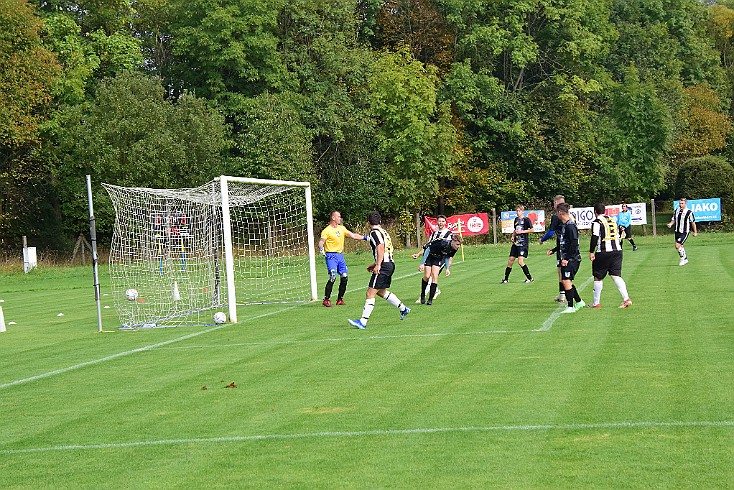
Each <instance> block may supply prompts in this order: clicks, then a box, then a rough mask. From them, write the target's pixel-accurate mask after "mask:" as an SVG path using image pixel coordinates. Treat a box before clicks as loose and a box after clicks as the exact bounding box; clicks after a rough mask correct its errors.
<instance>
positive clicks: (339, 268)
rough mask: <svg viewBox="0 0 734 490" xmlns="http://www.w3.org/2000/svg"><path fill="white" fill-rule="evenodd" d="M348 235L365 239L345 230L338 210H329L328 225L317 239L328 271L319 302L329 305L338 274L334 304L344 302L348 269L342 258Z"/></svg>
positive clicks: (356, 238)
mask: <svg viewBox="0 0 734 490" xmlns="http://www.w3.org/2000/svg"><path fill="white" fill-rule="evenodd" d="M345 237H349V238H353V239H355V240H367V237H366V236H364V235H358V234H356V233H352V232H351V231H349V230H347V229H346V227H345V226H344V225H342V215H341V213H340V212H339V211H332V212H331V219H330V221H329V226H327V227H326V228H324V230H323V231H322V232H321V240H319V252H321V255H323V256H324V257H326V269H327V270H328V271H329V280H328V281H327V282H326V287H324V301H322V303H321V304H323V305H324V306H331V291H332V289H333V288H334V283H335V282H336V276H337V274H338V275H339V277H340V279H339V293H338V295H337V298H336V304H338V305H343V304H344V293H345V292H346V291H347V281H348V277H347V274H348V270H347V262H346V261H345V260H344V254H343V252H344V238H345Z"/></svg>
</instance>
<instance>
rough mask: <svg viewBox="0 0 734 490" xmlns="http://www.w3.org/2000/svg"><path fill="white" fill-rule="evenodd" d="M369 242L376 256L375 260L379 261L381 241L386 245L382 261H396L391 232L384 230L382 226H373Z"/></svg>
mask: <svg viewBox="0 0 734 490" xmlns="http://www.w3.org/2000/svg"><path fill="white" fill-rule="evenodd" d="M369 242H370V247H372V255H373V256H374V257H375V262H376V261H377V246H378V245H379V244H381V243H382V244H383V245H384V246H385V250H384V253H383V255H382V263H383V264H384V263H385V262H395V260H394V259H393V246H392V239H391V238H390V234H389V233H388V232H386V231H385V230H383V229H382V227H381V226H376V227H374V228H372V230H371V231H370V234H369Z"/></svg>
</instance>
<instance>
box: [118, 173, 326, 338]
mask: <svg viewBox="0 0 734 490" xmlns="http://www.w3.org/2000/svg"><path fill="white" fill-rule="evenodd" d="M103 186H104V187H105V189H106V190H107V192H108V194H109V195H110V198H111V199H112V203H113V206H114V209H115V225H114V233H113V238H112V247H111V250H110V278H111V283H112V288H111V289H112V294H113V299H114V303H115V306H116V308H117V311H118V314H119V316H120V321H121V324H122V325H123V328H141V327H153V326H175V325H180V324H202V323H211V319H212V315H213V313H214V312H213V311H212V310H215V309H224V308H226V311H227V312H228V314H229V320H230V322H233V323H236V322H237V305H245V304H252V303H290V302H296V301H313V300H316V299H317V286H316V260H315V247H314V234H313V208H312V205H311V186H310V183H309V182H293V181H284V180H265V179H253V178H243V177H230V176H220V177H217V178H215V179H213V180H212V181H210V182H209V183H207V184H204V185H202V186H200V187H196V188H188V189H149V188H141V187H120V186H115V185H111V184H103ZM126 292H128V294H126Z"/></svg>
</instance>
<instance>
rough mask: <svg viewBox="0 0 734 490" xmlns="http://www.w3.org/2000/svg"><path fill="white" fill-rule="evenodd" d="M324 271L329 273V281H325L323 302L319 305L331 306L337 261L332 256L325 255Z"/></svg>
mask: <svg viewBox="0 0 734 490" xmlns="http://www.w3.org/2000/svg"><path fill="white" fill-rule="evenodd" d="M326 270H328V271H329V279H328V280H327V281H326V285H325V286H324V301H322V303H321V304H323V305H324V306H331V300H330V298H331V291H332V290H333V288H334V282H336V274H337V261H336V258H335V257H334V254H331V253H327V254H326Z"/></svg>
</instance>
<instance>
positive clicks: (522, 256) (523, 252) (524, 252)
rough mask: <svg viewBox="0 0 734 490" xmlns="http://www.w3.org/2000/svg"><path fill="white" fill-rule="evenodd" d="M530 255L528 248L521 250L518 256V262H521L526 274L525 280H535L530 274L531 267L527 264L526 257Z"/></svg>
mask: <svg viewBox="0 0 734 490" xmlns="http://www.w3.org/2000/svg"><path fill="white" fill-rule="evenodd" d="M527 255H528V251H527V249H523V250H520V256H519V257H518V258H517V263H518V264H520V268H521V269H522V272H523V274H525V282H526V283H527V282H533V276H532V275H531V274H530V269H528V266H527V265H525V257H526V256H527Z"/></svg>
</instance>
